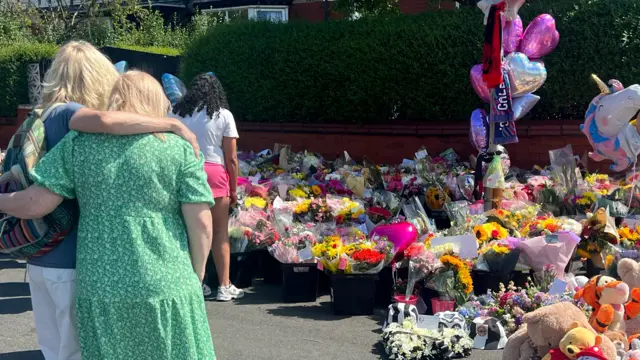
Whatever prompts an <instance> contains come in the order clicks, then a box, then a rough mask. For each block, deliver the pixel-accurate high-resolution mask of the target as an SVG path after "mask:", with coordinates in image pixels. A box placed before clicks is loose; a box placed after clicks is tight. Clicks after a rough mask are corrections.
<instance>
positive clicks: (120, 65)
mask: <svg viewBox="0 0 640 360" xmlns="http://www.w3.org/2000/svg"><path fill="white" fill-rule="evenodd" d="M113 66H115V67H116V71H117V72H118V74H124V73H126V72H127V70H129V64H128V63H127V62H126V61H119V62H117V63H116V64H115V65H113Z"/></svg>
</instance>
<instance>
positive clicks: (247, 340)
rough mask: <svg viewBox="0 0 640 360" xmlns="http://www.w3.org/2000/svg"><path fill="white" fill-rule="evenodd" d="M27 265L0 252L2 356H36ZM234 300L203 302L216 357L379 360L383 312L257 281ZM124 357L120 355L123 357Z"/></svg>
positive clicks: (481, 354)
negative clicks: (285, 293)
mask: <svg viewBox="0 0 640 360" xmlns="http://www.w3.org/2000/svg"><path fill="white" fill-rule="evenodd" d="M25 267H26V265H25V263H24V262H22V261H14V260H12V259H9V258H6V257H1V256H0V329H2V331H0V360H40V359H43V356H42V354H41V352H40V351H39V350H38V344H37V340H36V332H35V327H34V323H33V314H32V311H31V300H30V294H29V285H28V284H27V283H26V282H25ZM255 285H256V286H255V287H254V288H251V289H249V290H248V293H247V295H246V297H245V298H244V299H241V300H239V301H238V302H235V303H218V302H207V304H206V307H207V315H208V316H207V317H208V319H209V324H210V326H211V331H212V334H213V342H214V346H215V349H216V355H217V357H218V359H219V360H326V359H333V360H378V359H386V356H385V355H384V350H383V349H382V347H381V346H380V343H379V340H380V334H381V330H380V329H381V326H382V322H383V321H384V320H383V319H384V316H385V314H384V311H383V310H379V311H377V312H376V314H375V315H374V316H356V317H342V316H336V315H334V314H333V313H332V311H331V306H330V300H329V297H328V296H323V297H321V298H319V299H318V301H317V302H316V303H304V304H284V303H282V302H281V294H280V290H279V288H277V287H273V286H266V285H260V284H259V283H258V284H255ZM501 355H502V354H501V351H474V353H473V354H472V356H471V357H469V358H468V359H473V360H501ZM123 360H124V359H123Z"/></svg>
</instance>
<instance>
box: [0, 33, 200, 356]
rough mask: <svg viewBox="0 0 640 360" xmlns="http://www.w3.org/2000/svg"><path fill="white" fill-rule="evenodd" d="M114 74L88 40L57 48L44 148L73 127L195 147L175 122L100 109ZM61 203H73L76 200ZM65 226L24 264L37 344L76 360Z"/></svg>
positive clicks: (27, 206) (72, 243)
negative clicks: (171, 138)
mask: <svg viewBox="0 0 640 360" xmlns="http://www.w3.org/2000/svg"><path fill="white" fill-rule="evenodd" d="M117 78H118V73H117V72H116V70H115V68H114V66H113V65H112V64H111V62H110V61H109V59H107V58H106V57H105V56H104V55H102V54H101V53H100V52H99V51H98V50H97V49H96V48H94V47H93V46H91V45H90V44H88V43H86V42H70V43H68V44H66V45H64V46H62V47H61V48H60V50H59V51H58V53H57V54H56V57H55V59H54V60H53V63H52V65H51V67H50V69H49V71H48V72H47V73H46V75H45V79H44V84H43V97H44V104H43V107H44V108H50V107H52V106H55V108H53V109H52V111H51V112H50V115H49V116H48V117H47V119H44V120H45V136H46V143H47V148H48V149H52V148H53V149H55V147H56V146H57V143H58V142H59V141H60V140H62V138H63V137H64V136H65V135H66V134H67V133H68V132H69V131H70V130H71V129H73V130H78V131H84V132H92V133H111V134H121V135H126V134H139V133H150V132H156V131H174V132H176V133H178V134H180V135H181V136H183V137H185V138H187V139H189V140H190V142H192V144H194V146H196V151H197V143H196V141H195V136H194V135H193V134H192V133H191V132H190V131H189V130H188V129H187V128H186V127H185V126H184V125H182V123H180V122H179V121H177V120H174V119H168V118H164V119H161V118H153V117H150V116H144V115H135V114H128V113H123V112H106V111H101V110H105V109H106V105H107V98H108V96H109V93H110V91H111V89H112V87H113V84H114V82H115V81H116V79H117ZM85 106H86V107H85ZM41 200H42V199H40V198H38V197H34V198H30V199H28V201H23V202H19V203H13V204H12V208H11V212H9V211H6V212H5V213H10V214H11V215H14V216H17V217H20V218H29V217H32V214H33V213H40V212H41V211H42V209H43V208H45V206H46V205H47V204H44V203H42V202H41ZM64 206H65V207H67V208H69V207H70V208H76V207H77V205H76V202H75V200H68V201H67V202H66V203H65V204H64ZM0 212H3V211H0ZM66 230H67V231H68V235H67V236H66V237H65V239H64V240H63V241H62V242H61V243H60V244H59V245H58V246H57V247H55V248H54V249H53V250H51V251H50V252H49V253H47V254H45V255H43V256H40V257H36V258H32V259H30V260H28V262H27V271H28V274H29V286H30V289H31V302H32V307H33V313H34V318H35V323H36V332H37V335H38V343H39V345H40V349H41V350H42V353H43V355H44V357H45V359H47V360H58V359H60V360H76V359H80V345H79V343H78V335H77V326H76V316H75V302H76V271H75V267H76V237H77V229H66Z"/></svg>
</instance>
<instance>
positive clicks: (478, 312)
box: [458, 279, 589, 336]
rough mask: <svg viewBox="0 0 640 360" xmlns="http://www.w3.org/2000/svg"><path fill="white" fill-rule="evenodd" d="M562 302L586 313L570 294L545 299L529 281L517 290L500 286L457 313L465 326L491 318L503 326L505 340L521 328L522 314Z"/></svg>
mask: <svg viewBox="0 0 640 360" xmlns="http://www.w3.org/2000/svg"><path fill="white" fill-rule="evenodd" d="M547 287H548V285H547ZM565 301H566V302H571V303H574V304H576V305H577V306H578V307H580V308H581V309H582V310H583V311H585V312H588V311H587V306H586V304H584V303H583V302H574V300H573V296H572V294H571V293H569V292H565V293H564V294H562V295H549V294H548V293H547V292H545V291H543V290H542V289H541V288H539V287H537V286H535V285H533V281H532V280H531V279H529V281H528V283H527V284H526V285H525V287H524V288H517V287H516V286H515V285H514V284H513V282H510V283H509V284H508V285H507V286H505V285H504V284H500V289H499V290H498V291H497V292H493V293H492V292H489V293H488V294H487V295H483V296H480V297H477V298H476V297H474V298H472V299H471V301H470V302H468V303H466V304H464V305H463V306H461V307H460V308H459V309H458V313H459V314H460V315H462V316H463V317H464V318H465V319H466V320H467V321H469V322H471V321H473V319H475V318H477V317H480V316H491V317H495V318H497V319H498V320H500V322H501V323H502V325H503V326H504V328H505V331H506V333H507V336H510V335H511V334H513V333H515V332H516V331H517V330H518V328H519V327H520V326H521V325H522V324H523V321H522V317H523V316H524V315H525V314H527V313H530V312H533V311H535V310H537V309H539V308H541V307H543V306H547V305H552V304H555V303H558V302H565ZM587 316H589V315H587Z"/></svg>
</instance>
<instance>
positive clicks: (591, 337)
mask: <svg viewBox="0 0 640 360" xmlns="http://www.w3.org/2000/svg"><path fill="white" fill-rule="evenodd" d="M601 343H602V336H601V335H597V334H595V333H594V332H593V331H591V330H589V329H586V328H583V327H581V326H580V323H579V322H577V321H574V322H573V323H572V324H571V330H569V331H568V332H567V333H566V334H565V335H564V337H563V338H562V340H560V345H559V346H558V347H557V348H555V349H551V350H550V351H549V352H548V353H547V355H545V357H543V358H542V360H575V359H576V357H577V356H578V353H579V352H580V351H582V350H584V349H586V348H589V347H592V346H596V345H600V344H601Z"/></svg>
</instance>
